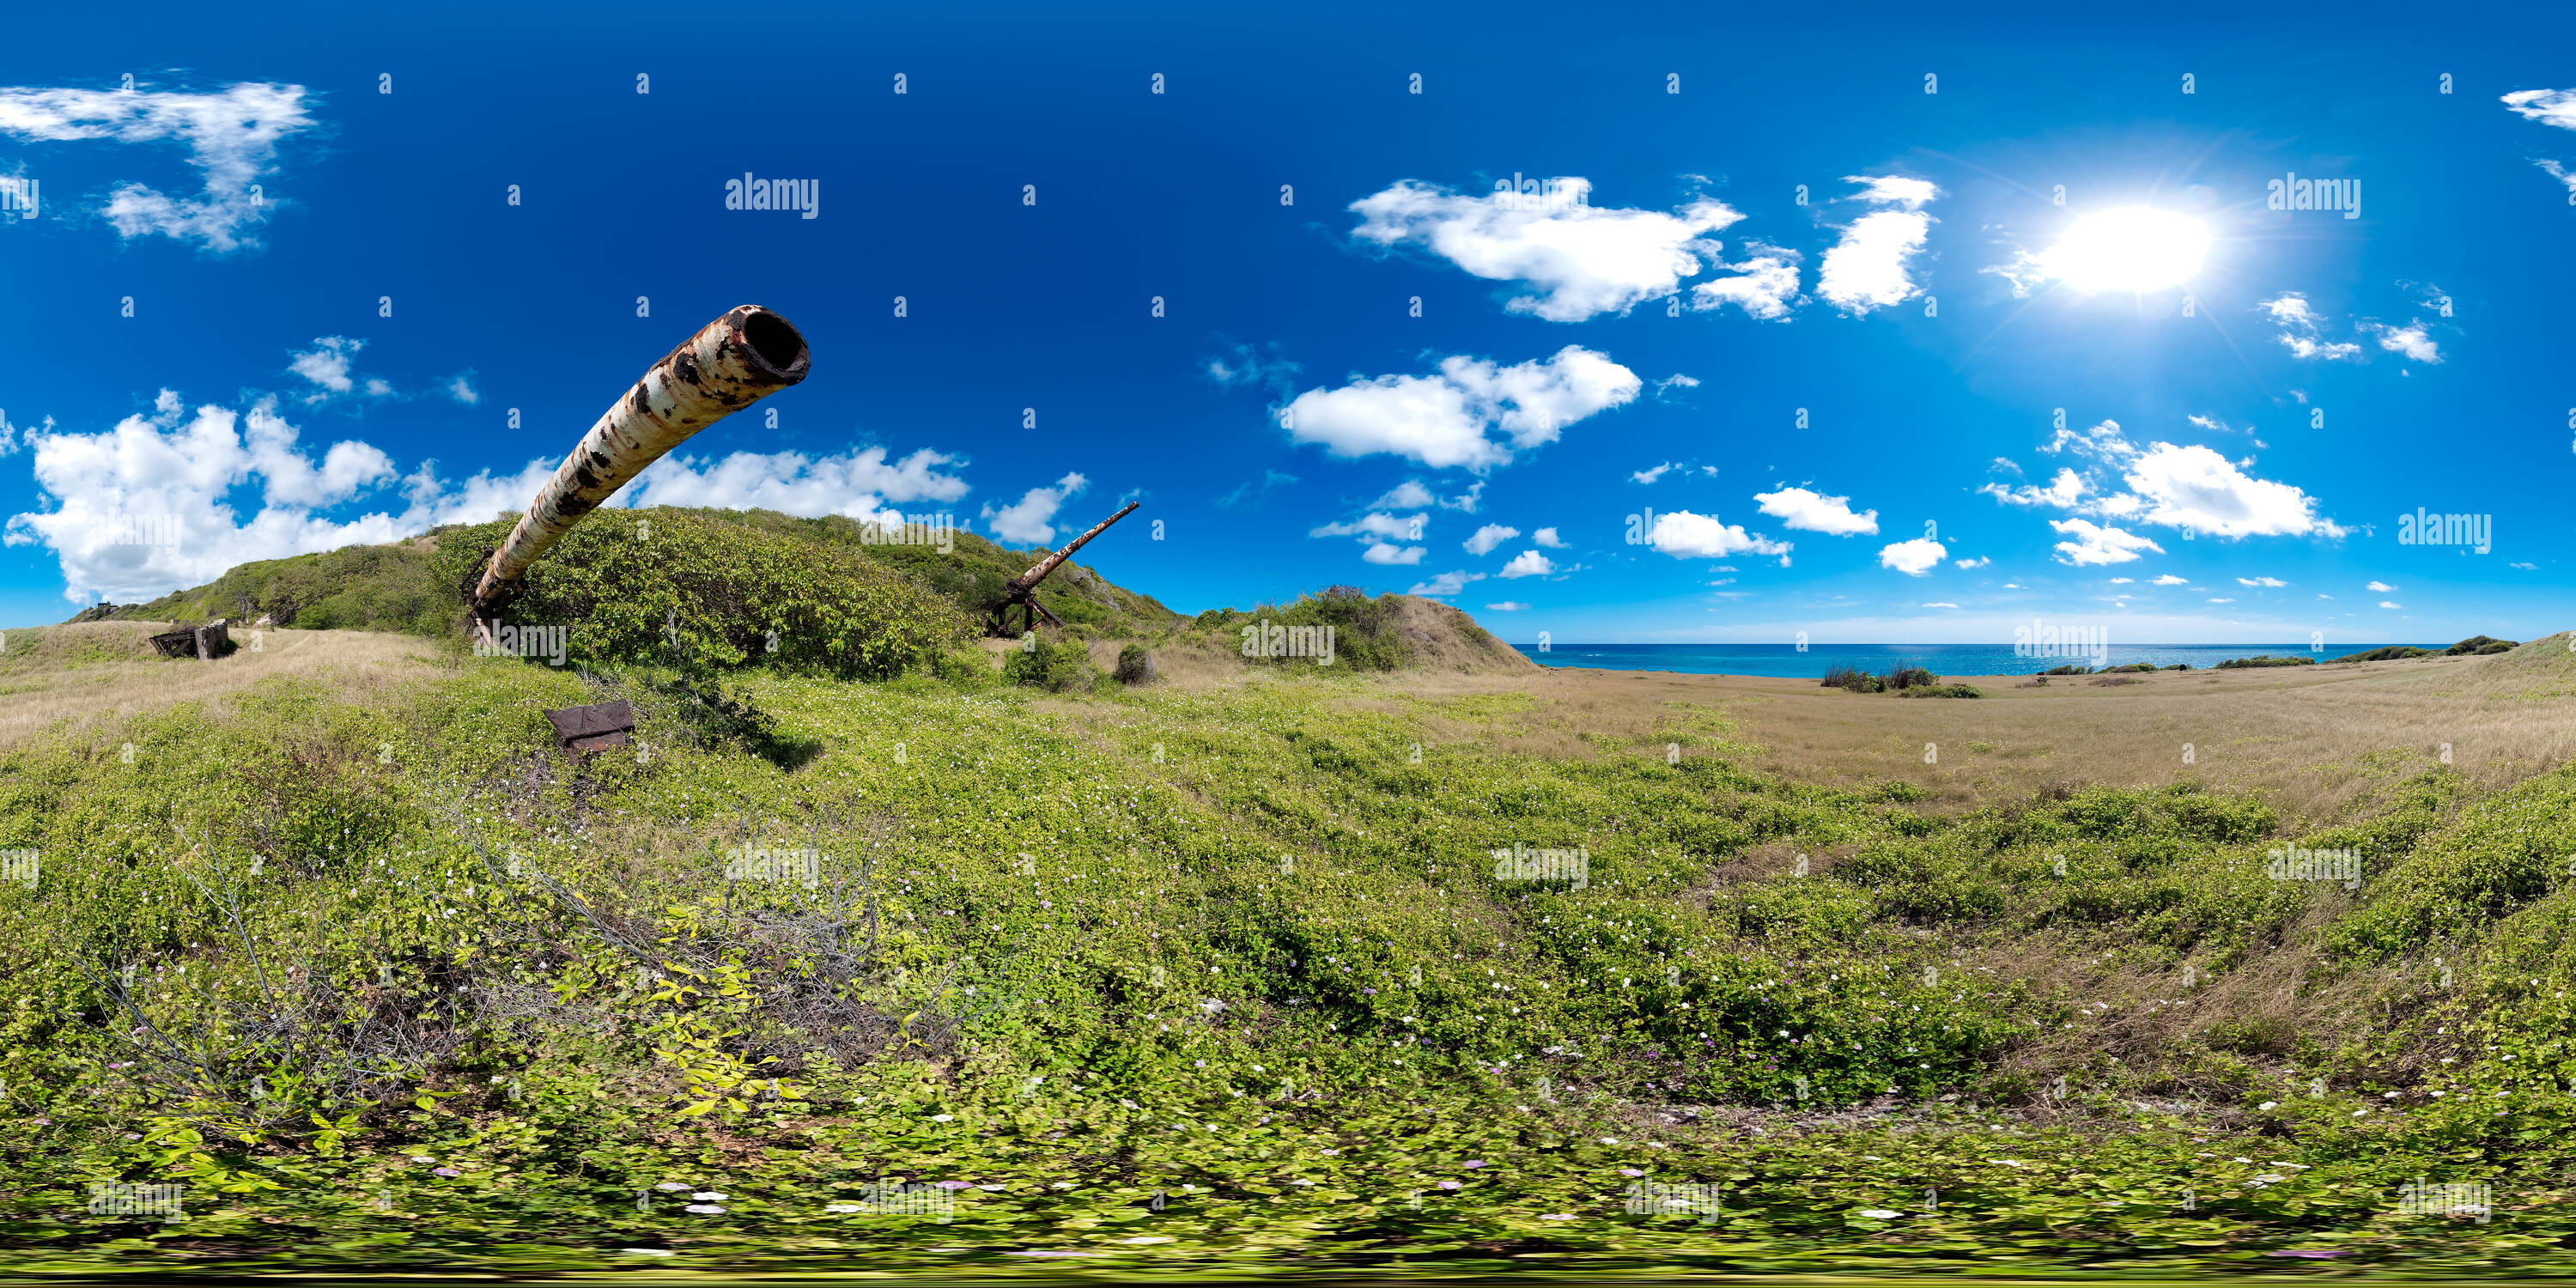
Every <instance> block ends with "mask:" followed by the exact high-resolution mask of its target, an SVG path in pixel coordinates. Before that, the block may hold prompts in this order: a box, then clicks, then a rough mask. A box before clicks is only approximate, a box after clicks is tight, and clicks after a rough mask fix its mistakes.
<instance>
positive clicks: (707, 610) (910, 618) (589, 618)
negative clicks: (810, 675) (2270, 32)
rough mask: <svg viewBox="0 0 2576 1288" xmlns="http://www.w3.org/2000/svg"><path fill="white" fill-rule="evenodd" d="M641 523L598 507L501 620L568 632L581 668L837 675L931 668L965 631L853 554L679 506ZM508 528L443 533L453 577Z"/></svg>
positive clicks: (941, 606)
mask: <svg viewBox="0 0 2576 1288" xmlns="http://www.w3.org/2000/svg"><path fill="white" fill-rule="evenodd" d="M643 523H645V524H649V525H650V526H649V528H642V530H641V533H640V535H639V528H641V525H640V524H639V523H637V522H635V521H630V520H629V519H627V518H626V517H624V516H610V515H594V516H593V517H592V518H591V519H590V520H589V521H588V522H585V523H582V524H581V525H579V526H577V527H575V528H574V529H573V530H572V531H571V532H569V533H566V534H565V535H564V538H563V540H562V541H561V542H559V543H557V544H556V546H555V547H554V549H552V550H550V551H548V552H547V553H546V555H545V557H544V558H542V559H539V560H538V561H537V562H536V564H535V566H533V567H531V568H530V569H529V570H528V578H527V591H526V593H525V594H524V595H522V596H521V597H520V598H519V600H518V602H517V603H516V604H514V605H512V606H511V608H510V609H509V611H508V612H507V613H505V614H504V620H505V621H508V622H511V623H514V624H519V625H529V626H564V627H567V628H569V629H568V636H567V639H566V651H567V653H568V654H569V655H570V657H571V658H572V659H573V660H575V661H578V662H582V663H598V664H605V663H616V662H639V663H668V664H671V665H676V666H678V667H680V668H681V669H683V670H700V669H709V668H712V669H730V668H736V667H748V666H765V667H771V668H775V669H779V670H784V671H797V672H815V673H822V674H828V675H834V676H839V677H842V678H882V677H887V676H893V675H898V674H901V673H903V672H905V671H908V670H913V669H916V668H931V667H933V666H935V665H936V663H937V660H938V658H939V656H940V655H941V654H942V653H944V652H946V651H947V650H949V649H951V648H953V647H955V646H957V645H958V644H960V643H962V642H964V641H965V640H966V639H967V638H969V636H970V633H971V626H970V623H969V622H968V621H967V618H966V616H965V615H964V614H963V613H961V612H959V611H958V610H957V609H956V607H955V606H953V605H951V604H950V603H948V602H947V601H946V600H943V599H941V598H940V597H939V596H937V595H936V594H933V593H932V592H931V591H929V590H928V589H926V588H924V587H923V586H921V585H920V584H919V583H917V582H915V581H912V580H911V579H909V578H907V577H905V576H904V575H903V574H902V573H900V572H897V571H894V570H893V569H890V568H888V567H886V566H885V565H883V564H880V563H878V562H876V561H874V560H871V559H869V558H867V557H865V556H864V555H861V554H859V553H857V552H856V551H855V550H852V549H847V548H836V547H833V546H828V545H823V544H819V543H816V542H813V541H808V540H805V539H803V538H801V537H797V536H793V535H789V534H786V533H778V532H764V531H759V530H756V529H750V528H746V527H744V526H742V525H739V524H734V523H727V522H722V521H718V520H714V519H709V518H705V517H702V516H699V515H694V514H688V513H683V512H677V511H652V512H649V513H648V514H647V516H646V517H645V518H644V520H643ZM506 530H507V529H506V525H504V524H501V523H497V522H496V523H492V524H485V525H480V526H479V527H475V528H468V529H463V530H461V531H459V532H454V533H450V534H449V535H448V538H447V539H446V540H445V541H443V542H442V543H441V545H440V550H439V553H440V556H441V562H442V565H443V566H445V567H447V568H449V569H451V570H452V572H451V574H450V576H451V584H453V582H456V581H462V580H463V578H464V577H465V575H466V574H467V572H468V571H469V570H470V569H471V568H472V567H474V566H475V565H477V564H479V563H480V562H481V559H482V557H483V553H484V552H485V551H488V550H490V549H491V548H492V546H493V545H495V544H497V543H498V542H499V541H500V539H501V536H502V534H503V533H504V532H505V531H506Z"/></svg>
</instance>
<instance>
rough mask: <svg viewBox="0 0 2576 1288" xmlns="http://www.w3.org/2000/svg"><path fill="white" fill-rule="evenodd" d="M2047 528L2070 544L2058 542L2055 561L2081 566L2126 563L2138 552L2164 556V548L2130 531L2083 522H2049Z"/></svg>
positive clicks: (2061, 520) (2081, 520)
mask: <svg viewBox="0 0 2576 1288" xmlns="http://www.w3.org/2000/svg"><path fill="white" fill-rule="evenodd" d="M2048 526H2049V527H2051V528H2054V529H2056V530H2057V534H2058V535H2059V536H2062V537H2072V538H2074V539H2073V540H2071V541H2060V542H2058V543H2057V561H2058V562H2059V563H2067V564H2074V565H2076V566H2077V567H2082V566H2084V565H2086V564H2116V563H2127V562H2129V561H2130V560H2132V559H2135V558H2137V557H2138V552H2139V551H2141V550H2153V551H2155V552H2156V553H2157V554H2163V553H2164V552H2165V548H2164V547H2163V546H2160V545H2157V544H2156V543H2155V542H2153V541H2150V540H2148V539H2147V538H2145V537H2142V536H2139V535H2137V534H2136V533H2133V532H2125V531H2122V530H2121V529H2119V528H2109V527H2102V526H2099V525H2097V524H2094V523H2092V522H2091V521H2089V520H2085V519H2051V520H2049V521H2048Z"/></svg>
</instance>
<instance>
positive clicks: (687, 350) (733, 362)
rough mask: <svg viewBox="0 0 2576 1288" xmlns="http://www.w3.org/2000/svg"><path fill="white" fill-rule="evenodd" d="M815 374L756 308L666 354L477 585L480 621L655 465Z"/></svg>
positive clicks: (779, 322) (797, 343) (799, 342)
mask: <svg viewBox="0 0 2576 1288" xmlns="http://www.w3.org/2000/svg"><path fill="white" fill-rule="evenodd" d="M811 365H812V357H811V355H809V354H808V353H807V352H806V351H805V337H804V336H802V335H799V334H797V331H796V328H795V326H793V325H792V324H790V323H789V322H788V321H787V319H785V318H783V317H780V316H779V315H777V314H776V313H772V312H770V311H769V310H768V309H764V308H762V307H760V306H759V305H756V304H745V305H742V306H741V307H739V308H736V309H734V310H732V311H731V312H728V313H726V314H725V315H724V316H723V317H720V318H717V319H716V320H715V321H713V322H710V323H708V324H707V325H706V326H705V327H704V328H703V329H701V330H700V331H699V332H698V333H697V334H696V335H693V336H690V337H689V338H688V340H687V341H685V342H684V343H682V344H681V345H680V347H679V348H676V349H673V350H671V352H670V353H668V354H666V355H664V356H663V358H662V360H661V361H660V362H657V363H654V364H653V366H652V369H651V370H648V371H646V372H645V373H644V378H643V379H641V380H638V381H636V382H635V387H634V388H633V389H630V390H627V391H626V395H625V396H624V397H622V398H619V399H618V400H617V402H616V404H615V405H614V406H612V407H610V408H609V409H608V411H607V412H606V413H605V414H603V415H601V416H600V418H599V423H597V424H595V425H592V426H591V427H590V432H589V433H587V434H584V435H582V438H581V445H580V446H578V447H576V448H574V449H573V452H572V455H570V456H567V457H565V458H564V462H563V464H562V465H561V466H559V467H558V468H557V469H556V470H555V476H554V478H553V479H551V480H549V481H548V482H547V483H546V486H545V488H544V490H542V491H540V492H538V493H537V497H536V500H534V501H531V502H529V503H528V512H527V513H526V514H524V515H522V516H520V518H519V523H518V526H517V527H514V528H512V529H510V537H509V539H508V540H506V541H504V542H502V543H501V547H500V549H498V550H495V551H493V552H492V558H491V560H490V561H489V562H488V563H486V564H484V566H483V577H482V579H481V580H480V581H478V582H476V583H475V586H474V591H473V597H472V599H471V601H470V608H471V610H472V612H473V614H474V616H476V617H478V618H480V617H484V616H488V615H489V614H491V613H492V612H495V611H497V610H498V609H499V608H500V607H501V605H503V604H504V603H506V602H507V601H508V600H509V598H510V597H511V595H513V594H515V593H516V592H517V589H518V586H519V579H520V578H522V577H524V576H526V575H527V572H528V565H530V564H533V563H535V562H536V561H537V558H538V556H540V555H543V554H544V553H545V552H546V551H547V550H548V549H550V548H552V547H553V546H554V544H555V543H556V542H557V541H560V540H562V539H563V535H564V534H565V533H566V532H569V531H571V530H572V526H573V525H574V524H576V523H579V522H581V519H582V516H584V515H586V514H589V513H590V512H591V511H593V510H596V509H598V508H599V506H600V503H601V502H603V501H606V500H607V499H608V498H609V497H610V496H611V495H613V494H614V493H615V492H616V491H617V489H619V488H621V487H624V486H626V484H627V483H628V482H629V481H630V480H632V479H633V478H634V477H635V476H636V475H638V474H641V473H643V472H644V468H645V467H646V466H648V465H651V464H652V463H653V462H655V461H658V460H660V459H662V457H663V455H664V454H665V453H667V452H669V451H670V450H671V449H672V448H674V447H677V446H679V445H680V444H681V443H683V442H686V441H687V440H688V437H689V436H690V435H691V434H695V433H697V432H698V431H699V430H702V429H705V428H706V427H707V426H709V425H712V424H714V423H716V422H717V421H720V420H723V419H724V418H725V417H727V416H730V415H732V414H734V413H735V412H738V411H741V410H742V409H743V408H745V407H748V406H750V405H752V404H753V403H755V402H757V401H759V400H760V399H761V398H762V397H763V396H765V395H768V394H771V393H774V392H776V391H778V390H781V389H784V388H786V387H788V386H789V385H792V384H795V383H796V382H798V381H800V380H803V379H804V378H805V373H806V371H807V370H808V369H809V368H810V366H811Z"/></svg>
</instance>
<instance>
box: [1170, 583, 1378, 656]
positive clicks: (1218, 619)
mask: <svg viewBox="0 0 2576 1288" xmlns="http://www.w3.org/2000/svg"><path fill="white" fill-rule="evenodd" d="M1395 600H1396V597H1395V596H1394V595H1392V594H1386V595H1380V596H1378V597H1376V598H1374V599H1372V598H1370V597H1369V594H1368V592H1367V591H1364V590H1361V589H1360V588H1358V587H1357V586H1327V587H1325V588H1324V589H1323V590H1322V591H1319V592H1317V593H1315V594H1312V595H1307V596H1304V597H1303V598H1300V599H1298V600H1297V601H1296V602H1295V603H1292V604H1289V605H1286V606H1285V607H1280V606H1275V605H1267V604H1257V605H1254V606H1253V609H1252V611H1251V612H1250V613H1237V612H1235V611H1234V610H1233V609H1231V608H1229V609H1225V610H1223V611H1222V612H1216V613H1201V614H1199V616H1198V621H1199V622H1200V623H1202V624H1205V625H1208V626H1210V627H1211V628H1213V630H1214V631H1215V632H1216V634H1217V637H1218V640H1219V642H1221V643H1223V642H1229V641H1228V640H1227V635H1228V633H1229V632H1234V633H1240V632H1243V631H1249V630H1266V629H1267V627H1268V625H1269V624H1272V623H1276V624H1277V625H1279V626H1281V627H1284V628H1286V629H1289V630H1295V629H1297V628H1298V627H1301V626H1305V627H1330V628H1331V629H1332V632H1333V635H1332V656H1333V666H1334V668H1335V669H1337V670H1338V669H1341V668H1345V667H1347V668H1349V669H1350V670H1354V671H1392V670H1395V669H1396V668H1398V667H1400V666H1403V665H1404V664H1405V663H1406V662H1407V661H1409V660H1411V658H1412V656H1413V645H1412V642H1411V641H1410V640H1407V639H1406V638H1405V636H1404V634H1403V632H1401V631H1399V630H1397V629H1396V626H1395V614H1396V606H1395ZM1252 660H1254V661H1268V662H1273V663H1277V664H1279V665H1283V666H1284V665H1303V666H1313V665H1314V664H1315V662H1316V660H1317V659H1315V658H1312V657H1279V658H1268V657H1253V658H1252Z"/></svg>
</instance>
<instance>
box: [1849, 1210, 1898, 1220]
mask: <svg viewBox="0 0 2576 1288" xmlns="http://www.w3.org/2000/svg"><path fill="white" fill-rule="evenodd" d="M1860 1214H1861V1215H1862V1216H1865V1217H1868V1218H1869V1219H1870V1220H1872V1221H1892V1220H1894V1219H1896V1218H1897V1217H1900V1216H1903V1215H1905V1214H1904V1213H1902V1212H1890V1211H1888V1210H1887V1209H1886V1208H1862V1209H1861V1210H1860Z"/></svg>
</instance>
